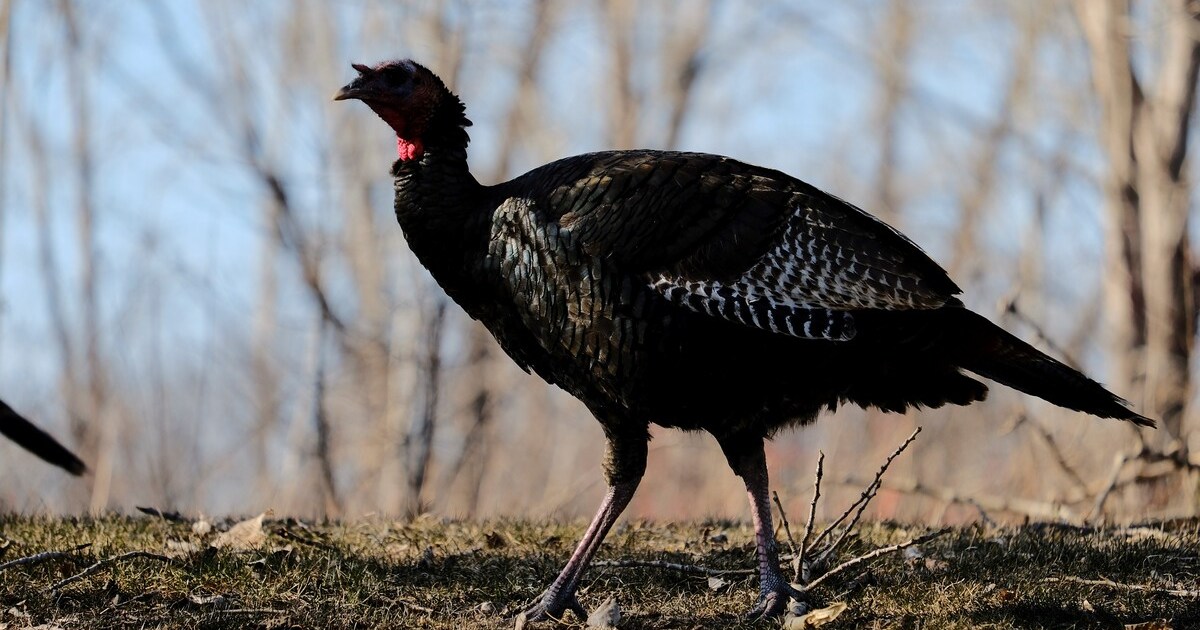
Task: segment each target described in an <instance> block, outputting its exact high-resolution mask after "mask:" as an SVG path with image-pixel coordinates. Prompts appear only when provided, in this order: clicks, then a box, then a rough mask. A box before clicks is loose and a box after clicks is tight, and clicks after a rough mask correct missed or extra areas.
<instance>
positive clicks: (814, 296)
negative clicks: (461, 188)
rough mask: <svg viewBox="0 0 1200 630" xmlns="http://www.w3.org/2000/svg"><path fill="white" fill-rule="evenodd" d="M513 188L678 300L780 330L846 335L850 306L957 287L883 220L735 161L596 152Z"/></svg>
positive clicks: (550, 221) (930, 304) (918, 304)
mask: <svg viewBox="0 0 1200 630" xmlns="http://www.w3.org/2000/svg"><path fill="white" fill-rule="evenodd" d="M512 184H513V185H514V187H515V189H516V191H517V194H525V195H527V198H528V199H531V200H532V201H531V202H530V203H529V205H528V206H527V209H528V211H531V212H535V213H537V214H538V215H539V216H538V221H539V222H544V223H543V229H546V228H551V229H553V231H554V233H555V240H556V241H557V242H560V243H563V244H565V245H566V246H567V247H568V248H569V249H573V250H576V252H577V253H579V254H582V255H584V256H587V257H593V258H597V259H601V260H604V261H606V262H607V263H610V264H611V265H613V266H614V267H616V268H617V269H619V270H621V271H623V272H625V273H635V274H640V275H642V276H643V277H644V279H645V281H646V282H647V284H649V285H650V286H652V287H653V288H654V289H655V290H656V291H658V292H659V293H661V294H662V295H663V296H664V297H666V298H667V299H669V300H671V301H672V302H674V303H676V304H679V305H681V306H683V307H686V308H688V309H691V310H693V311H696V312H699V313H705V314H708V315H711V316H714V317H720V318H724V319H727V320H730V321H734V322H737V323H740V324H743V325H746V326H752V327H755V328H760V329H763V330H768V331H771V332H775V333H780V334H787V335H791V336H795V337H802V338H810V339H830V340H846V339H850V338H852V337H853V336H854V334H855V329H854V316H853V311H854V310H857V309H882V310H913V309H934V308H939V307H941V306H943V305H945V304H946V302H947V301H948V300H949V299H950V298H951V297H952V296H953V295H955V294H957V293H959V292H960V290H959V288H958V287H957V286H956V285H955V284H954V282H953V281H951V280H950V278H949V277H948V276H947V275H946V272H945V271H944V270H943V269H942V268H941V267H939V266H938V265H937V263H935V262H934V261H933V260H931V259H930V258H929V257H928V256H927V255H926V254H925V253H924V252H923V251H921V249H920V248H919V247H917V246H916V245H915V244H914V243H912V241H910V240H908V239H907V238H906V237H904V236H903V235H902V234H900V233H899V232H897V231H895V230H894V229H892V228H891V227H890V226H888V225H886V224H885V223H883V222H881V221H879V220H878V219H876V218H874V217H872V216H871V215H869V214H867V213H866V212H863V211H862V210H860V209H859V208H856V207H855V206H853V205H851V204H848V203H846V202H844V201H842V200H840V199H837V198H836V197H833V196H831V195H828V194H826V193H824V192H821V191H820V190H818V189H816V188H813V187H812V186H809V185H807V184H805V183H803V182H801V181H799V180H796V179H795V178H792V177H789V176H787V175H785V174H783V173H780V172H778V171H773V170H770V169H765V168H759V167H754V166H750V165H747V164H744V163H742V162H738V161H736V160H732V159H729V158H723V157H719V156H713V155H706V154H694V153H674V152H654V151H644V152H620V153H618V152H612V153H596V154H588V155H582V156H578V157H575V158H568V159H566V160H560V161H559V162H555V163H552V164H550V165H547V166H545V167H543V168H541V169H537V170H535V171H532V172H530V173H528V174H526V175H525V176H523V177H521V178H518V179H517V180H514V181H513V182H512ZM522 186H525V187H530V188H533V187H536V188H540V189H541V190H542V191H545V193H544V195H539V194H535V193H533V192H532V191H525V193H521V192H520V189H521V187H522ZM528 227H529V226H526V229H528ZM543 242H544V241H543Z"/></svg>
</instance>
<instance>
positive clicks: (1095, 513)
mask: <svg viewBox="0 0 1200 630" xmlns="http://www.w3.org/2000/svg"><path fill="white" fill-rule="evenodd" d="M1130 458H1131V456H1130V454H1129V453H1119V454H1117V457H1116V458H1115V459H1114V460H1113V468H1112V473H1111V474H1110V475H1109V476H1108V483H1106V484H1104V489H1103V490H1101V491H1100V494H1098V495H1096V501H1095V502H1094V503H1092V509H1091V511H1090V512H1088V514H1087V516H1085V517H1084V518H1083V520H1084V522H1085V523H1086V522H1091V520H1092V519H1094V518H1098V517H1099V516H1100V514H1101V513H1103V511H1104V504H1105V502H1107V501H1108V495H1110V494H1112V492H1113V490H1115V489H1116V488H1117V482H1118V481H1119V480H1120V479H1121V471H1122V470H1124V469H1125V464H1128V463H1129V460H1130Z"/></svg>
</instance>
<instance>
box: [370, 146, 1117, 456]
mask: <svg viewBox="0 0 1200 630" xmlns="http://www.w3.org/2000/svg"><path fill="white" fill-rule="evenodd" d="M419 168H423V167H421V165H420V164H419V163H418V164H410V163H408V162H403V161H400V162H397V163H396V165H395V168H394V174H395V176H396V182H397V185H396V208H397V217H398V220H399V222H400V225H401V227H402V228H403V229H404V231H405V233H406V234H407V235H408V236H409V239H408V240H409V243H410V245H411V246H412V248H413V251H414V252H415V253H416V254H417V256H418V258H419V259H420V260H421V262H422V263H423V264H424V265H425V266H426V267H427V268H428V269H429V270H430V271H431V272H432V273H433V275H434V276H435V278H436V279H437V280H438V282H439V283H440V284H441V286H442V287H443V288H445V289H446V291H447V293H448V294H449V295H450V296H451V297H453V298H454V299H455V300H456V301H457V302H458V303H459V304H460V305H461V306H463V308H464V309H465V310H466V311H467V312H468V313H469V314H470V315H471V316H472V317H474V318H476V319H478V320H480V321H481V322H482V323H483V324H484V325H485V326H486V327H487V328H488V329H489V330H490V331H491V332H492V334H493V335H494V336H495V337H496V339H497V340H498V342H499V343H500V345H501V347H503V348H504V350H505V351H506V352H507V353H508V355H509V356H510V357H511V358H512V359H513V360H514V361H515V362H516V363H517V364H518V365H520V366H521V367H522V368H524V369H525V370H526V371H532V372H534V373H536V374H537V375H538V376H540V377H542V378H543V379H545V380H546V381H548V382H550V383H553V384H555V385H558V386H560V387H562V388H563V389H565V390H566V391H568V392H570V393H571V394H573V395H574V396H575V397H577V398H579V399H580V400H581V401H583V402H584V403H585V404H586V405H587V406H588V408H589V409H590V410H591V411H592V412H593V413H594V414H596V415H597V417H599V418H603V419H604V420H602V422H606V423H609V424H631V425H633V426H632V427H630V428H635V427H643V428H644V426H645V425H646V423H648V422H652V423H655V424H659V425H662V426H666V427H676V428H681V429H693V430H696V429H702V430H705V431H708V432H710V433H712V434H714V435H727V434H736V433H743V432H750V433H757V434H760V435H762V436H767V435H770V434H772V433H774V432H775V431H776V430H778V429H779V428H781V427H785V426H788V425H791V424H795V423H805V422H809V421H811V420H813V419H815V417H816V415H817V413H818V412H819V411H820V410H822V409H832V408H835V407H836V406H838V405H839V404H842V403H845V402H851V403H854V404H857V405H860V406H864V407H868V406H874V407H878V408H880V409H883V410H885V411H903V410H905V409H906V408H908V407H910V406H926V407H939V406H941V405H943V404H946V403H953V404H968V403H970V402H973V401H977V400H982V399H983V398H984V397H985V396H986V393H987V388H986V387H985V386H984V385H983V384H982V383H980V382H979V381H976V380H975V379H973V378H971V377H969V376H967V375H965V374H963V372H962V371H961V368H963V367H967V366H970V365H973V364H975V363H979V364H980V365H983V363H982V362H980V354H981V353H983V352H985V351H986V349H987V346H989V345H997V344H998V343H1000V341H1001V340H1003V341H1007V342H1009V343H1013V342H1015V343H1018V344H1021V342H1019V341H1018V340H1015V338H1008V336H1007V335H1006V334H1003V335H1001V336H1000V337H997V335H999V334H1001V333H1003V331H1000V330H999V329H998V328H995V327H994V326H992V325H991V324H990V323H988V322H987V321H986V320H984V319H983V318H981V317H979V316H978V315H976V314H974V313H972V312H970V311H968V310H966V309H964V308H963V307H962V304H961V302H960V301H959V300H958V299H956V298H954V297H953V295H954V294H955V293H958V291H959V290H958V287H956V286H955V285H954V283H953V282H952V281H951V280H950V279H949V278H948V277H947V276H946V274H945V272H944V271H942V270H941V268H940V267H938V266H937V265H936V263H934V262H933V261H932V260H930V259H929V258H928V257H927V256H926V255H925V254H924V252H922V251H921V250H920V249H919V248H918V247H917V246H916V245H914V244H913V243H911V242H910V241H909V240H908V239H906V238H904V237H903V236H901V235H900V234H899V233H897V232H895V231H894V230H892V229H891V228H890V227H888V226H886V225H885V224H883V223H882V222H879V221H878V220H876V219H874V218H873V217H871V216H870V215H867V214H866V213H864V212H863V211H861V210H859V209H857V208H855V207H853V206H851V205H849V204H847V203H845V202H843V201H841V200H839V199H836V198H834V197H832V196H830V195H827V194H825V193H823V192H821V191H819V190H817V189H815V188H813V187H811V186H809V185H807V184H804V183H803V182H801V181H799V180H796V179H795V178H792V177H789V176H787V175H785V174H783V173H780V172H778V171H773V170H770V169H764V168H760V167H755V166H751V165H748V164H745V163H742V162H738V161H736V160H732V159H729V158H725V157H721V156H715V155H707V154H697V153H678V152H666V151H648V150H644V151H620V152H604V153H594V154H586V155H580V156H575V157H571V158H566V159H563V160H558V161H556V162H553V163H551V164H548V165H546V166H543V167H541V168H538V169H536V170H534V171H531V172H529V173H527V174H525V175H523V176H521V177H518V178H516V179H514V180H511V181H509V182H506V183H503V184H499V185H496V186H478V188H475V187H474V186H464V187H462V189H460V192H463V193H467V194H466V195H464V197H461V198H453V199H447V198H446V197H445V196H435V195H430V194H428V193H427V192H426V191H423V190H422V188H423V185H428V184H429V182H428V181H427V179H426V178H425V177H419V176H415V175H413V174H411V173H410V172H409V171H411V170H415V169H419ZM472 182H473V180H472ZM710 182H711V183H710ZM435 186H436V187H437V188H439V189H442V190H444V188H442V186H441V184H435ZM751 189H753V191H754V192H753V193H748V192H747V191H748V190H751ZM752 195H756V196H752ZM443 204H449V205H448V207H442V206H443ZM755 204H757V205H755ZM431 217H436V218H433V219H431ZM789 221H790V222H796V223H821V222H823V224H824V229H822V230H810V231H809V232H810V233H812V232H819V233H820V236H822V237H824V238H825V242H821V243H818V244H817V245H815V246H813V247H812V248H811V249H814V250H816V251H817V252H818V253H821V254H824V255H825V256H826V257H827V258H828V259H829V260H828V262H824V261H815V262H813V263H809V264H808V266H809V267H811V268H812V270H811V271H810V274H809V275H810V276H819V278H818V280H814V282H817V281H822V279H827V278H831V277H833V276H835V275H836V274H835V273H833V272H831V271H830V270H828V269H826V268H823V267H822V264H824V266H825V267H830V266H834V265H840V264H843V263H841V262H839V259H841V260H846V259H849V258H850V256H851V255H853V253H858V254H860V255H862V253H863V252H868V253H869V254H870V256H866V255H864V256H863V257H864V258H867V257H870V258H872V259H873V260H875V261H876V262H877V263H878V261H881V260H885V261H887V262H888V263H890V264H891V266H890V267H888V268H885V269H880V270H878V271H877V275H876V276H875V280H876V282H878V280H879V278H883V277H886V276H889V275H890V276H891V277H893V278H894V279H893V280H892V281H891V282H892V286H893V287H895V285H896V284H899V285H900V287H901V289H900V290H903V288H904V286H905V285H904V282H905V281H906V280H907V281H908V284H907V287H908V289H909V292H910V293H912V294H913V297H912V298H908V299H907V300H901V299H899V298H895V299H893V301H896V302H903V304H902V307H896V308H870V307H868V306H867V305H868V304H869V303H870V300H871V299H872V297H871V290H870V289H869V288H868V289H861V288H858V287H854V286H850V287H849V289H848V290H847V291H845V292H846V293H848V294H849V295H846V296H816V295H815V293H816V292H815V291H813V293H814V296H812V297H811V298H810V299H812V304H813V306H812V307H810V308H808V309H799V310H802V311H808V312H814V313H817V314H818V315H819V318H820V319H821V320H822V321H825V320H827V319H830V318H832V317H835V316H836V317H839V318H841V319H838V320H837V321H838V322H839V324H840V325H842V327H843V328H852V331H850V330H841V331H840V334H838V335H822V334H820V332H821V331H815V332H812V333H810V334H809V335H804V334H791V333H790V332H788V331H786V330H784V331H783V332H780V331H777V330H772V327H771V326H770V324H769V322H768V320H770V319H772V317H773V316H774V314H776V313H778V312H779V311H778V310H771V309H772V308H773V304H772V302H773V299H774V298H773V296H770V295H763V296H761V297H759V303H761V304H762V305H763V308H764V309H765V310H763V313H764V314H763V315H761V316H760V317H759V319H760V320H762V322H766V323H763V324H762V325H755V324H754V322H753V320H754V316H755V313H753V312H752V313H750V315H749V316H748V317H747V318H746V319H748V320H750V322H749V324H747V323H743V322H742V321H739V320H738V319H737V317H736V316H734V317H723V316H721V314H720V313H716V314H714V313H712V312H711V311H714V310H719V309H720V306H721V305H720V304H719V303H718V302H717V300H715V299H710V300H699V299H697V301H698V302H700V305H699V306H697V307H695V308H690V307H689V306H688V305H685V304H683V303H681V302H680V301H677V300H672V299H671V298H670V297H668V295H665V294H664V291H662V290H659V289H656V288H655V285H656V281H657V280H659V279H660V278H662V277H663V275H664V274H665V275H667V276H668V277H671V278H682V279H683V280H681V281H680V282H679V283H686V282H688V281H689V280H693V279H696V278H716V279H719V280H721V281H723V282H724V283H725V284H726V285H728V286H729V287H731V288H732V290H734V291H743V290H745V289H746V281H745V276H746V274H747V271H748V270H750V269H752V268H753V267H754V266H755V264H757V263H758V261H760V260H761V259H762V258H763V257H764V256H767V255H768V254H769V253H770V252H772V251H774V250H775V249H777V248H778V246H779V244H780V240H781V239H784V238H787V237H788V236H789V235H790V234H792V232H790V231H789V230H788V229H787V227H788V223H789ZM689 230H690V231H691V232H690V233H688V231H689ZM681 233H682V234H681ZM447 243H453V247H447ZM847 264H848V263H847ZM793 275H797V274H793ZM824 281H826V282H827V284H833V282H834V280H833V279H828V280H824ZM679 283H676V284H679ZM777 284H778V283H777ZM782 284H783V285H787V282H784V283H782ZM786 288H787V287H786V286H785V289H786ZM778 292H780V293H781V292H783V290H782V289H781V290H780V291H778ZM876 292H878V289H876ZM856 299H857V300H858V303H855V300H856ZM822 300H823V301H822ZM839 300H840V302H841V303H839ZM774 301H775V302H779V301H781V300H778V299H774ZM910 303H912V304H915V305H916V306H910V305H909V304H910ZM827 304H832V305H835V306H838V307H840V309H839V310H838V311H836V313H835V314H832V315H831V314H827V313H830V312H831V311H828V310H827V307H826V306H825V305H827ZM706 307H707V308H706ZM730 309H732V307H729V309H727V310H730ZM796 310H798V309H792V312H795V311H796ZM788 314H789V315H790V314H791V313H788ZM782 318H783V315H780V316H779V317H777V318H775V319H782ZM809 319H816V318H815V317H809ZM795 327H796V326H793V328H795ZM826 327H827V326H826ZM777 328H784V326H777ZM830 337H833V338H830ZM1022 345H1023V344H1022ZM1029 351H1031V352H1034V353H1036V351H1035V350H1033V349H1032V348H1029ZM1039 354H1040V353H1039ZM1045 361H1047V365H1051V366H1054V367H1060V366H1061V364H1058V363H1057V362H1055V361H1053V360H1052V359H1049V357H1046V358H1045ZM973 362H974V363H973ZM1061 368H1062V369H1069V368H1066V367H1065V366H1061ZM979 369H980V371H981V372H983V371H986V370H985V369H984V368H979ZM1097 387H1098V386H1097ZM1099 401H1100V402H1102V403H1106V406H1105V407H1104V409H1105V410H1106V411H1108V412H1111V413H1113V414H1119V415H1128V416H1132V415H1135V414H1133V413H1132V412H1130V411H1129V410H1128V409H1127V408H1125V407H1124V406H1123V405H1120V404H1119V402H1117V401H1116V399H1115V398H1114V397H1111V395H1110V396H1108V397H1103V396H1102V397H1101V398H1100V399H1099ZM1068 406H1073V407H1079V406H1081V405H1068Z"/></svg>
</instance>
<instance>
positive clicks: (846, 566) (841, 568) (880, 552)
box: [800, 527, 953, 593]
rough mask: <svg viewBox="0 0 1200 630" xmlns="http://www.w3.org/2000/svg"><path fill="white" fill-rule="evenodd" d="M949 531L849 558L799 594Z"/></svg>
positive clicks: (925, 535)
mask: <svg viewBox="0 0 1200 630" xmlns="http://www.w3.org/2000/svg"><path fill="white" fill-rule="evenodd" d="M951 529H953V528H950V527H946V528H944V529H939V530H938V531H936V532H930V533H928V534H923V535H921V536H917V537H916V538H913V539H911V540H908V541H905V542H902V543H899V544H896V545H891V546H888V547H880V548H879V549H876V550H874V551H872V552H869V553H865V554H863V555H861V556H858V557H857V558H851V559H849V560H847V561H845V562H843V563H841V564H839V565H837V566H836V567H834V568H832V569H830V570H828V571H826V572H825V573H824V574H822V575H821V576H820V577H818V578H817V579H815V580H813V581H811V582H809V583H808V584H805V585H803V586H801V587H800V592H802V593H804V592H807V591H810V590H812V589H814V588H816V587H817V586H818V585H819V584H820V583H821V582H824V581H825V580H827V579H829V578H831V577H833V576H835V575H837V574H838V573H841V572H842V571H845V570H847V569H850V568H852V567H855V566H858V565H860V564H862V563H864V562H867V561H868V560H874V559H875V558H878V557H879V556H882V555H886V554H889V553H892V552H895V551H900V550H901V549H907V548H909V547H911V546H913V545H920V544H922V543H926V542H929V541H931V540H933V539H934V538H937V537H938V536H941V535H943V534H945V533H946V532H949V531H950V530H951Z"/></svg>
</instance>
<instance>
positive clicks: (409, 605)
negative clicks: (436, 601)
mask: <svg viewBox="0 0 1200 630" xmlns="http://www.w3.org/2000/svg"><path fill="white" fill-rule="evenodd" d="M397 601H398V602H399V603H400V605H401V606H404V607H405V608H408V609H410V610H415V611H417V612H423V613H425V614H427V615H432V614H433V609H432V608H427V607H425V606H422V605H420V604H414V603H412V602H410V601H406V600H403V599H400V600H397Z"/></svg>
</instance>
